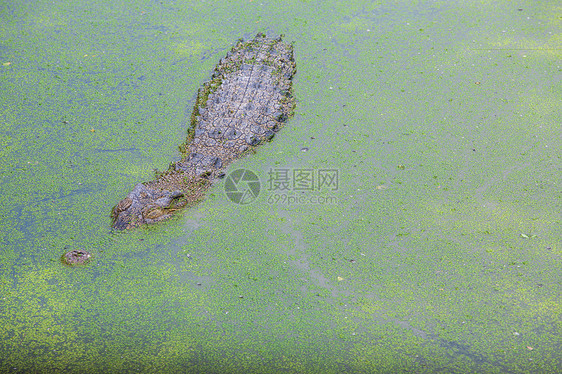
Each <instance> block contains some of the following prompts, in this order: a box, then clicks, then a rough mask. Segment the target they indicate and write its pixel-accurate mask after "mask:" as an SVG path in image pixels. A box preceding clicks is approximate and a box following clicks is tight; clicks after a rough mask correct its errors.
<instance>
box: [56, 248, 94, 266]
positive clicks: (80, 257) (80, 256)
mask: <svg viewBox="0 0 562 374" xmlns="http://www.w3.org/2000/svg"><path fill="white" fill-rule="evenodd" d="M90 258H92V254H91V253H90V252H87V251H82V250H76V249H75V250H73V251H69V252H66V253H65V254H64V255H62V257H61V260H62V262H63V263H65V264H67V265H70V266H75V265H83V264H85V263H86V262H88V261H90Z"/></svg>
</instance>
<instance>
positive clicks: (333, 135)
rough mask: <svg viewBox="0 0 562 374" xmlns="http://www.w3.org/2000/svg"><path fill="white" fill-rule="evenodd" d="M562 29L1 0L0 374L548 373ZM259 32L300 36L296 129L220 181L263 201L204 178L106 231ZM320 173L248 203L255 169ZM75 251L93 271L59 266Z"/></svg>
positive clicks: (557, 345) (504, 21)
mask: <svg viewBox="0 0 562 374" xmlns="http://www.w3.org/2000/svg"><path fill="white" fill-rule="evenodd" d="M561 14H562V7H561V6H560V5H559V4H558V2H556V1H550V0H549V1H542V2H536V1H522V2H519V3H514V2H511V1H496V2H486V1H480V2H477V1H471V2H461V1H458V2H450V1H447V2H445V1H426V2H407V1H403V2H394V3H384V2H366V1H365V2H359V1H356V2H353V1H348V2H342V3H339V2H310V1H295V2H294V3H291V4H286V3H285V2H283V3H273V2H268V1H261V2H260V1H259V0H254V1H250V0H248V1H243V2H238V3H236V4H232V5H225V4H216V3H214V2H213V3H206V2H180V1H168V0H164V1H158V2H154V1H146V2H134V3H120V2H106V3H99V2H98V3H94V2H92V3H89V2H79V3H77V2H55V3H53V2H15V1H12V2H3V3H2V4H1V5H0V88H1V92H2V94H1V95H0V108H1V112H0V157H1V158H0V160H1V161H0V191H1V194H0V259H1V262H0V371H2V372H31V371H34V372H59V371H68V372H135V371H141V372H217V373H219V372H220V373H226V372H232V373H234V372H259V373H274V372H288V373H302V372H311V373H312V372H314V373H315V372H328V373H340V372H353V373H359V372H364V373H371V372H381V373H387V372H388V373H390V372H392V373H395V372H420V373H423V372H428V373H432V372H448V373H465V372H491V373H493V372H498V373H499V372H502V373H504V372H511V373H519V372H537V373H547V372H556V371H557V370H559V369H560V367H561V366H562V354H561V353H560V352H561V351H562V344H561V340H562V339H561V338H560V336H561V333H562V331H561V327H562V319H561V314H562V306H561V302H560V300H561V296H562V287H561V286H562V285H561V279H562V261H561V257H562V242H561V240H560V238H561V236H562V229H561V222H562V217H561V211H562V203H561V201H562V200H561V199H562V195H561V192H560V191H561V185H562V178H561V171H562V156H561V153H560V147H561V146H562V141H561V138H560V132H561V120H560V119H561V118H562V109H561V106H560V97H561V95H562V85H560V81H561V77H562V66H561V61H562V58H561V57H562V51H561V49H560V48H561V47H560V46H561V45H562V36H561V35H562V30H561V23H562V18H561ZM259 31H262V32H267V33H269V34H270V35H275V34H285V35H286V37H285V38H286V40H289V41H295V53H296V60H297V69H298V73H297V78H296V80H295V84H294V89H295V95H296V97H297V109H296V114H295V117H294V118H293V119H291V120H290V121H289V123H288V124H287V126H286V127H285V128H284V129H283V130H282V131H281V132H280V133H279V134H278V136H276V138H275V140H274V141H273V142H272V143H270V144H267V145H264V146H263V147H262V148H260V150H259V152H258V153H257V154H255V155H252V156H250V157H247V158H245V159H243V160H241V161H240V162H238V163H236V164H235V165H233V167H231V168H230V169H229V170H231V171H232V170H234V169H236V168H246V169H249V170H252V171H253V172H255V173H256V174H257V175H259V176H260V178H261V181H262V189H261V192H260V196H259V198H258V200H257V201H254V202H253V203H251V204H247V205H236V204H233V203H232V202H230V201H229V199H228V198H227V196H226V194H225V193H224V182H219V183H217V185H216V186H215V188H214V189H213V190H212V191H211V194H210V196H209V197H208V199H207V200H206V201H204V202H203V203H201V204H199V205H197V206H196V207H195V208H193V209H190V210H188V211H186V212H184V213H183V214H181V215H179V216H178V217H176V218H175V219H173V220H171V221H168V222H166V223H162V224H160V225H157V226H152V227H148V228H141V229H139V230H136V231H133V232H127V233H111V231H110V221H109V213H110V210H111V207H112V206H113V205H114V204H115V203H116V202H117V201H119V200H120V199H121V198H122V197H123V196H125V194H126V193H128V191H129V190H130V189H131V187H132V186H133V185H134V184H136V183H138V182H141V181H146V180H149V179H151V178H152V177H153V169H154V168H158V169H160V170H162V169H165V168H166V167H167V165H168V163H169V162H170V161H172V160H174V159H177V158H178V156H179V154H178V151H177V145H179V144H180V143H181V141H182V139H183V138H184V137H185V133H186V126H187V121H188V116H189V114H190V112H191V107H192V105H193V100H194V99H195V96H196V93H197V89H198V88H199V87H200V86H201V84H202V83H203V82H204V81H205V80H206V79H208V78H209V76H210V72H211V70H212V68H213V66H214V65H215V64H216V63H217V62H218V60H219V59H220V58H221V57H222V56H223V55H224V54H225V53H226V52H227V50H229V48H230V46H231V45H232V44H233V43H234V42H235V41H236V40H237V39H238V38H240V37H242V36H245V37H251V36H253V35H255V34H256V33H257V32H259ZM303 148H308V151H306V152H303V151H302V150H301V149H303ZM322 169H335V170H337V172H338V180H337V181H338V184H337V189H336V188H332V189H329V188H328V189H323V190H322V191H305V192H304V193H302V192H297V191H294V190H292V189H291V190H290V191H289V192H288V195H284V196H292V197H294V196H305V197H306V198H307V199H308V198H310V199H312V200H314V201H313V202H312V203H310V204H283V203H282V201H281V200H279V201H276V200H277V197H279V196H276V195H275V194H276V193H277V195H280V193H279V192H280V191H273V190H268V188H269V187H270V186H269V181H268V172H269V171H275V170H277V171H280V170H286V171H288V172H289V175H290V176H292V174H290V173H292V172H293V171H298V170H312V172H313V173H316V174H315V175H316V176H318V174H317V173H318V172H319V171H320V170H322ZM317 181H318V180H317ZM332 187H333V186H332ZM284 193H286V192H284ZM322 198H324V199H327V200H328V201H325V202H324V203H321V202H318V200H319V199H322ZM80 248H82V249H86V250H89V251H91V252H92V253H93V254H94V260H93V261H92V262H91V263H90V264H89V265H88V266H86V267H83V268H67V267H64V266H63V265H62V264H61V263H60V262H59V257H60V256H61V254H62V253H64V252H65V251H66V250H68V249H80Z"/></svg>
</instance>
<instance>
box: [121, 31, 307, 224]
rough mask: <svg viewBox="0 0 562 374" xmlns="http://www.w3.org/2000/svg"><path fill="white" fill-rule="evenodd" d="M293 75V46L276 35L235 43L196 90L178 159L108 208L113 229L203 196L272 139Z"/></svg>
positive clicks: (285, 111) (286, 108)
mask: <svg viewBox="0 0 562 374" xmlns="http://www.w3.org/2000/svg"><path fill="white" fill-rule="evenodd" d="M295 73H296V65H295V60H294V57H293V47H292V45H290V44H286V43H284V42H283V41H282V40H281V37H279V38H276V39H273V38H268V37H266V36H265V35H263V34H258V35H257V36H256V37H255V38H254V39H253V40H251V41H247V42H244V41H242V40H240V41H239V42H238V44H237V45H236V46H235V47H233V48H232V50H231V51H230V52H229V53H228V54H227V55H226V57H225V58H223V59H221V61H220V62H219V64H218V65H217V66H216V67H215V71H214V73H213V76H212V79H211V81H209V82H207V83H205V84H204V85H203V87H202V88H201V89H199V94H198V96H197V101H196V103H195V107H194V108H193V113H192V115H191V127H190V129H189V131H188V137H187V139H186V141H185V143H184V144H183V145H181V146H180V150H181V152H182V159H181V161H179V162H177V163H173V164H171V165H170V168H169V169H168V171H166V172H164V173H162V175H161V176H160V177H158V178H157V179H155V180H153V181H151V182H146V183H140V184H137V185H136V186H135V187H134V189H133V190H132V191H131V192H130V193H129V195H127V197H126V198H124V199H123V200H121V201H120V202H119V203H118V204H117V205H116V206H115V207H114V208H113V210H112V218H113V227H114V228H116V229H130V228H133V227H137V226H140V225H143V224H149V223H155V222H159V221H162V220H165V219H167V218H169V217H171V216H172V214H173V213H174V212H175V211H177V210H178V209H180V208H183V207H185V206H187V205H191V204H193V203H195V202H197V201H199V200H201V199H202V198H203V196H204V193H205V191H206V190H207V189H208V188H209V187H210V186H211V185H212V181H213V180H215V179H216V178H220V177H222V176H223V175H224V170H225V169H226V168H227V166H228V165H230V164H231V163H232V162H233V161H235V160H237V159H239V158H240V157H242V156H243V155H244V154H246V153H248V152H249V151H250V150H252V149H254V148H256V147H258V146H259V145H260V144H261V143H263V142H264V141H266V140H271V138H272V137H273V135H274V134H275V132H276V131H278V130H279V129H280V128H281V127H282V126H283V124H284V122H286V121H287V119H288V118H289V117H290V116H291V115H292V114H293V109H294V106H295V101H294V99H293V96H292V79H293V76H294V74H295Z"/></svg>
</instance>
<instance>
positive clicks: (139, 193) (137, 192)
mask: <svg viewBox="0 0 562 374" xmlns="http://www.w3.org/2000/svg"><path fill="white" fill-rule="evenodd" d="M183 196H184V193H183V192H182V191H181V190H176V191H168V190H159V189H154V188H152V187H149V186H146V185H144V184H142V183H139V184H137V185H136V186H135V188H134V189H133V190H132V191H131V192H130V193H129V195H128V196H127V197H126V198H124V199H123V200H121V201H120V202H119V203H118V204H117V205H116V206H114V207H113V210H112V211H111V216H112V218H113V227H114V228H116V229H119V230H124V229H130V228H133V227H137V226H140V225H143V224H145V223H154V222H158V221H162V220H165V219H167V218H170V217H171V215H172V212H174V211H175V210H177V209H179V208H181V207H182V206H183V205H185V203H184V202H183V201H182V199H181V198H182V197H183Z"/></svg>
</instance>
